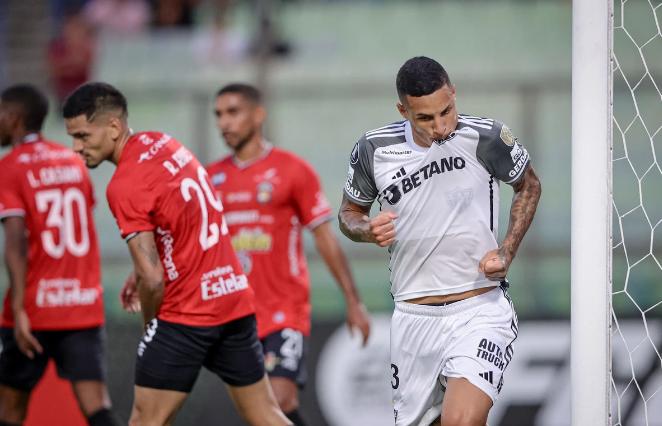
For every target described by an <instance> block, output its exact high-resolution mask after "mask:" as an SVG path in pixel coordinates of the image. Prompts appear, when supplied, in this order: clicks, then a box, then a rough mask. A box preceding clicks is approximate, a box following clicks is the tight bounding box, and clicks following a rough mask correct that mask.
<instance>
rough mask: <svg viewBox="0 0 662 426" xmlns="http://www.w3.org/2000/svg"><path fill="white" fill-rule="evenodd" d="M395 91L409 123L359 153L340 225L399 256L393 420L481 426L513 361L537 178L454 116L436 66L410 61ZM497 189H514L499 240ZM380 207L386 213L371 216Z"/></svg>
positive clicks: (505, 137) (504, 145) (483, 125)
mask: <svg viewBox="0 0 662 426" xmlns="http://www.w3.org/2000/svg"><path fill="white" fill-rule="evenodd" d="M396 86H397V91H398V97H399V103H398V104H397V108H398V111H399V112H400V114H401V115H402V116H403V118H404V121H400V122H396V123H393V124H390V125H387V126H384V127H381V128H378V129H375V130H372V131H369V132H366V133H365V134H364V135H363V137H361V139H360V140H359V141H358V142H357V143H356V145H355V146H354V148H353V150H352V153H351V155H350V164H349V174H348V177H347V182H346V184H345V191H344V192H345V193H344V196H343V202H342V206H341V208H340V213H339V220H340V229H341V230H342V232H343V233H344V234H345V235H346V236H347V237H348V238H350V239H351V240H353V241H357V242H372V243H375V244H377V245H379V246H381V247H388V250H389V253H390V265H389V268H390V270H391V294H392V296H393V299H394V301H395V311H394V313H393V319H392V323H391V374H392V378H391V386H392V388H393V405H394V407H393V408H394V410H393V411H394V416H395V424H396V425H398V426H400V425H403V426H404V425H413V426H416V425H425V426H428V425H431V424H433V425H439V424H441V425H443V426H457V425H462V426H469V425H470V426H474V425H475V426H484V425H485V424H486V422H487V416H488V413H489V410H490V408H491V407H492V404H493V403H494V401H495V400H496V399H497V397H498V394H499V392H500V391H501V387H502V386H503V373H504V370H505V369H506V367H507V366H508V363H509V362H510V360H511V359H512V356H513V342H514V340H515V339H516V338H517V316H516V314H515V311H514V309H513V305H512V303H511V301H510V298H509V297H508V293H507V287H508V283H507V281H506V273H507V272H508V267H509V266H510V264H511V262H512V260H513V258H514V257H515V254H516V253H517V248H518V247H519V245H520V243H521V241H522V238H523V237H524V234H525V233H526V231H527V229H528V228H529V225H530V224H531V221H532V220H533V216H534V214H535V211H536V207H537V205H538V200H539V198H540V193H541V186H540V181H539V180H538V178H537V176H536V174H535V172H534V170H533V167H532V166H531V165H530V160H529V154H528V152H527V151H526V149H525V148H524V147H523V146H522V145H521V144H520V143H519V142H518V141H517V139H516V138H515V137H513V135H512V133H511V131H510V130H509V128H508V127H507V126H506V125H504V124H502V123H500V122H498V121H496V120H493V119H489V118H480V117H474V116H469V115H464V114H458V113H457V110H456V106H455V87H454V86H453V85H452V84H451V82H450V79H449V77H448V74H447V73H446V71H445V70H444V68H443V67H442V66H441V65H440V64H439V63H438V62H436V61H434V60H433V59H430V58H427V57H415V58H412V59H409V60H408V61H407V62H405V64H404V65H403V66H402V67H401V68H400V70H399V72H398V75H397V79H396ZM499 182H504V183H507V184H509V185H511V186H512V187H513V190H514V196H513V200H512V205H511V210H510V223H509V226H508V231H507V232H506V235H505V236H504V238H503V240H502V241H501V244H499V243H498V241H497V236H498V231H497V225H498V222H499V221H498V217H497V214H498V211H499V188H498V185H499ZM375 200H377V201H378V202H379V205H380V209H379V210H380V211H379V213H378V214H377V215H375V216H373V217H369V214H370V207H371V205H372V203H373V202H374V201H375ZM442 401H443V402H442Z"/></svg>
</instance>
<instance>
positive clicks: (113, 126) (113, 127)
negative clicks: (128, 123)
mask: <svg viewBox="0 0 662 426" xmlns="http://www.w3.org/2000/svg"><path fill="white" fill-rule="evenodd" d="M122 128H123V125H122V120H121V119H120V118H118V117H110V120H109V121H108V132H109V135H110V137H111V139H112V140H117V139H119V138H120V136H122Z"/></svg>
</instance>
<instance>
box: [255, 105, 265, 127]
mask: <svg viewBox="0 0 662 426" xmlns="http://www.w3.org/2000/svg"><path fill="white" fill-rule="evenodd" d="M266 119H267V110H266V108H265V107H264V106H262V105H258V106H256V107H255V123H256V124H258V125H262V123H264V122H265V120H266Z"/></svg>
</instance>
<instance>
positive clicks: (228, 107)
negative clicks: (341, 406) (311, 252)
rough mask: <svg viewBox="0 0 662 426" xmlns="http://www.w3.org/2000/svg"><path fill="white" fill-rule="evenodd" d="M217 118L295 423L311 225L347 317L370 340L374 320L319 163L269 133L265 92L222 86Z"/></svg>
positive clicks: (287, 409) (268, 337)
mask: <svg viewBox="0 0 662 426" xmlns="http://www.w3.org/2000/svg"><path fill="white" fill-rule="evenodd" d="M214 112H215V114H216V117H217V122H216V124H217V126H218V129H219V131H220V132H221V134H222V135H223V138H224V139H225V142H226V144H227V145H228V147H229V148H230V149H231V150H232V151H233V154H232V155H230V156H228V157H226V158H224V159H222V160H220V161H218V162H216V163H213V164H210V165H208V166H207V171H208V173H209V175H210V177H211V180H212V183H213V185H214V186H215V187H216V189H218V190H219V191H220V193H221V196H222V200H223V205H224V206H225V210H226V215H225V216H226V220H227V224H228V228H229V230H230V235H231V236H232V244H233V246H234V248H235V251H236V252H237V254H238V256H239V260H240V261H241V262H242V266H243V269H244V272H245V273H246V274H248V281H249V283H250V285H251V287H252V288H253V290H254V291H255V295H256V298H255V300H256V314H257V327H258V335H259V337H260V340H261V341H262V345H263V346H264V352H265V357H266V368H267V372H268V373H269V377H270V379H271V385H272V387H273V389H274V392H275V394H276V398H277V399H278V402H279V405H280V407H281V409H282V410H283V412H284V413H285V415H286V416H288V418H289V419H290V420H292V421H293V422H294V423H295V424H296V425H302V424H303V420H301V416H300V414H299V413H298V407H299V401H298V387H297V386H303V384H304V383H305V380H306V369H305V363H304V361H305V354H306V348H307V339H308V336H309V334H310V288H309V287H310V284H309V277H308V267H307V265H306V258H305V257H304V252H303V245H302V241H301V229H302V228H307V229H309V230H310V231H311V232H312V233H313V236H314V238H315V245H316V247H317V250H318V251H319V253H320V254H321V255H322V258H323V259H324V262H325V263H326V264H327V266H328V268H329V270H330V271H331V273H332V274H333V276H334V278H335V280H336V281H337V282H338V285H339V286H340V288H341V289H342V291H343V294H344V296H345V301H346V304H347V324H348V326H349V327H350V331H351V330H352V329H353V328H357V329H358V330H359V332H360V333H361V334H362V336H363V343H364V344H365V343H366V342H367V339H368V336H369V334H370V322H369V319H368V315H367V313H366V310H365V307H364V306H363V304H362V303H361V300H360V298H359V294H358V292H357V290H356V287H355V285H354V280H353V278H352V275H351V272H350V269H349V266H348V263H347V259H346V258H345V255H344V253H343V251H342V249H341V247H340V244H339V243H338V240H337V239H336V237H335V235H334V233H333V230H332V229H331V225H330V223H329V221H330V220H331V219H332V216H331V206H330V205H329V203H328V202H327V200H326V197H325V196H324V193H323V192H322V189H321V187H320V181H319V178H318V177H317V174H316V173H315V171H314V170H313V169H312V167H311V166H310V165H309V164H308V163H306V162H305V161H304V160H303V159H301V158H299V157H297V156H296V155H294V154H293V153H291V152H287V151H285V150H282V149H279V148H275V147H273V146H272V145H271V144H270V143H268V142H266V141H265V140H264V137H263V135H262V124H263V123H264V120H265V118H266V111H265V109H264V107H263V106H262V103H261V95H260V92H259V91H258V90H257V89H256V88H255V87H253V86H250V85H246V84H231V85H228V86H225V87H223V88H222V89H221V90H219V91H218V93H217V96H216V105H215V111H214Z"/></svg>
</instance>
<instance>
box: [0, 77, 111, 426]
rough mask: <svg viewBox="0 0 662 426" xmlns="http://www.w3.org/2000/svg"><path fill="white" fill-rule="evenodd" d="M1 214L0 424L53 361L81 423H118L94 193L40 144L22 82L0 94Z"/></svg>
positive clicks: (40, 107) (13, 415)
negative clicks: (5, 282)
mask: <svg viewBox="0 0 662 426" xmlns="http://www.w3.org/2000/svg"><path fill="white" fill-rule="evenodd" d="M0 100H1V103H0V143H1V145H2V146H3V147H6V146H10V145H11V146H12V150H11V152H9V154H7V155H6V156H5V157H3V158H2V159H1V160H0V170H2V173H1V174H0V218H2V224H3V227H4V230H5V261H6V264H7V270H8V272H9V291H7V294H6V295H5V302H4V309H3V314H2V327H1V328H0V338H1V339H2V353H1V354H0V425H19V424H21V423H22V422H23V420H24V419H25V415H26V410H27V406H28V401H29V399H30V394H31V392H32V389H33V388H34V386H35V385H36V384H37V382H38V381H39V379H40V378H41V376H42V375H43V373H44V370H45V369H46V365H47V363H48V360H49V358H52V359H54V360H55V365H56V366H57V371H58V375H59V376H60V377H62V378H64V379H66V380H69V381H71V383H72V386H73V391H74V394H75V395H76V398H77V399H78V404H79V405H80V408H81V410H82V412H83V414H84V415H85V416H86V417H87V419H88V422H89V424H90V425H114V424H117V423H116V422H115V420H114V419H113V415H112V414H111V412H110V397H109V396H108V390H107V388H106V385H105V379H106V366H105V359H104V358H105V332H104V329H103V323H104V312H103V290H102V288H101V277H100V271H99V248H98V244H97V235H96V231H95V228H94V220H93V217H92V207H93V206H94V195H93V190H92V183H91V181H90V178H89V176H88V173H87V170H86V169H85V165H84V164H83V162H82V161H81V160H80V158H78V156H77V155H76V154H75V153H74V152H72V151H71V149H67V148H65V147H63V146H60V145H58V144H56V143H54V142H51V141H48V140H46V139H44V137H43V136H42V135H41V133H40V132H41V128H42V124H43V122H44V119H45V118H46V115H47V113H48V101H47V100H46V98H45V97H44V95H43V94H42V93H40V92H39V91H38V90H37V89H35V88H34V87H32V86H29V85H16V86H12V87H9V88H7V89H6V90H5V91H3V92H2V95H0Z"/></svg>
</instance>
